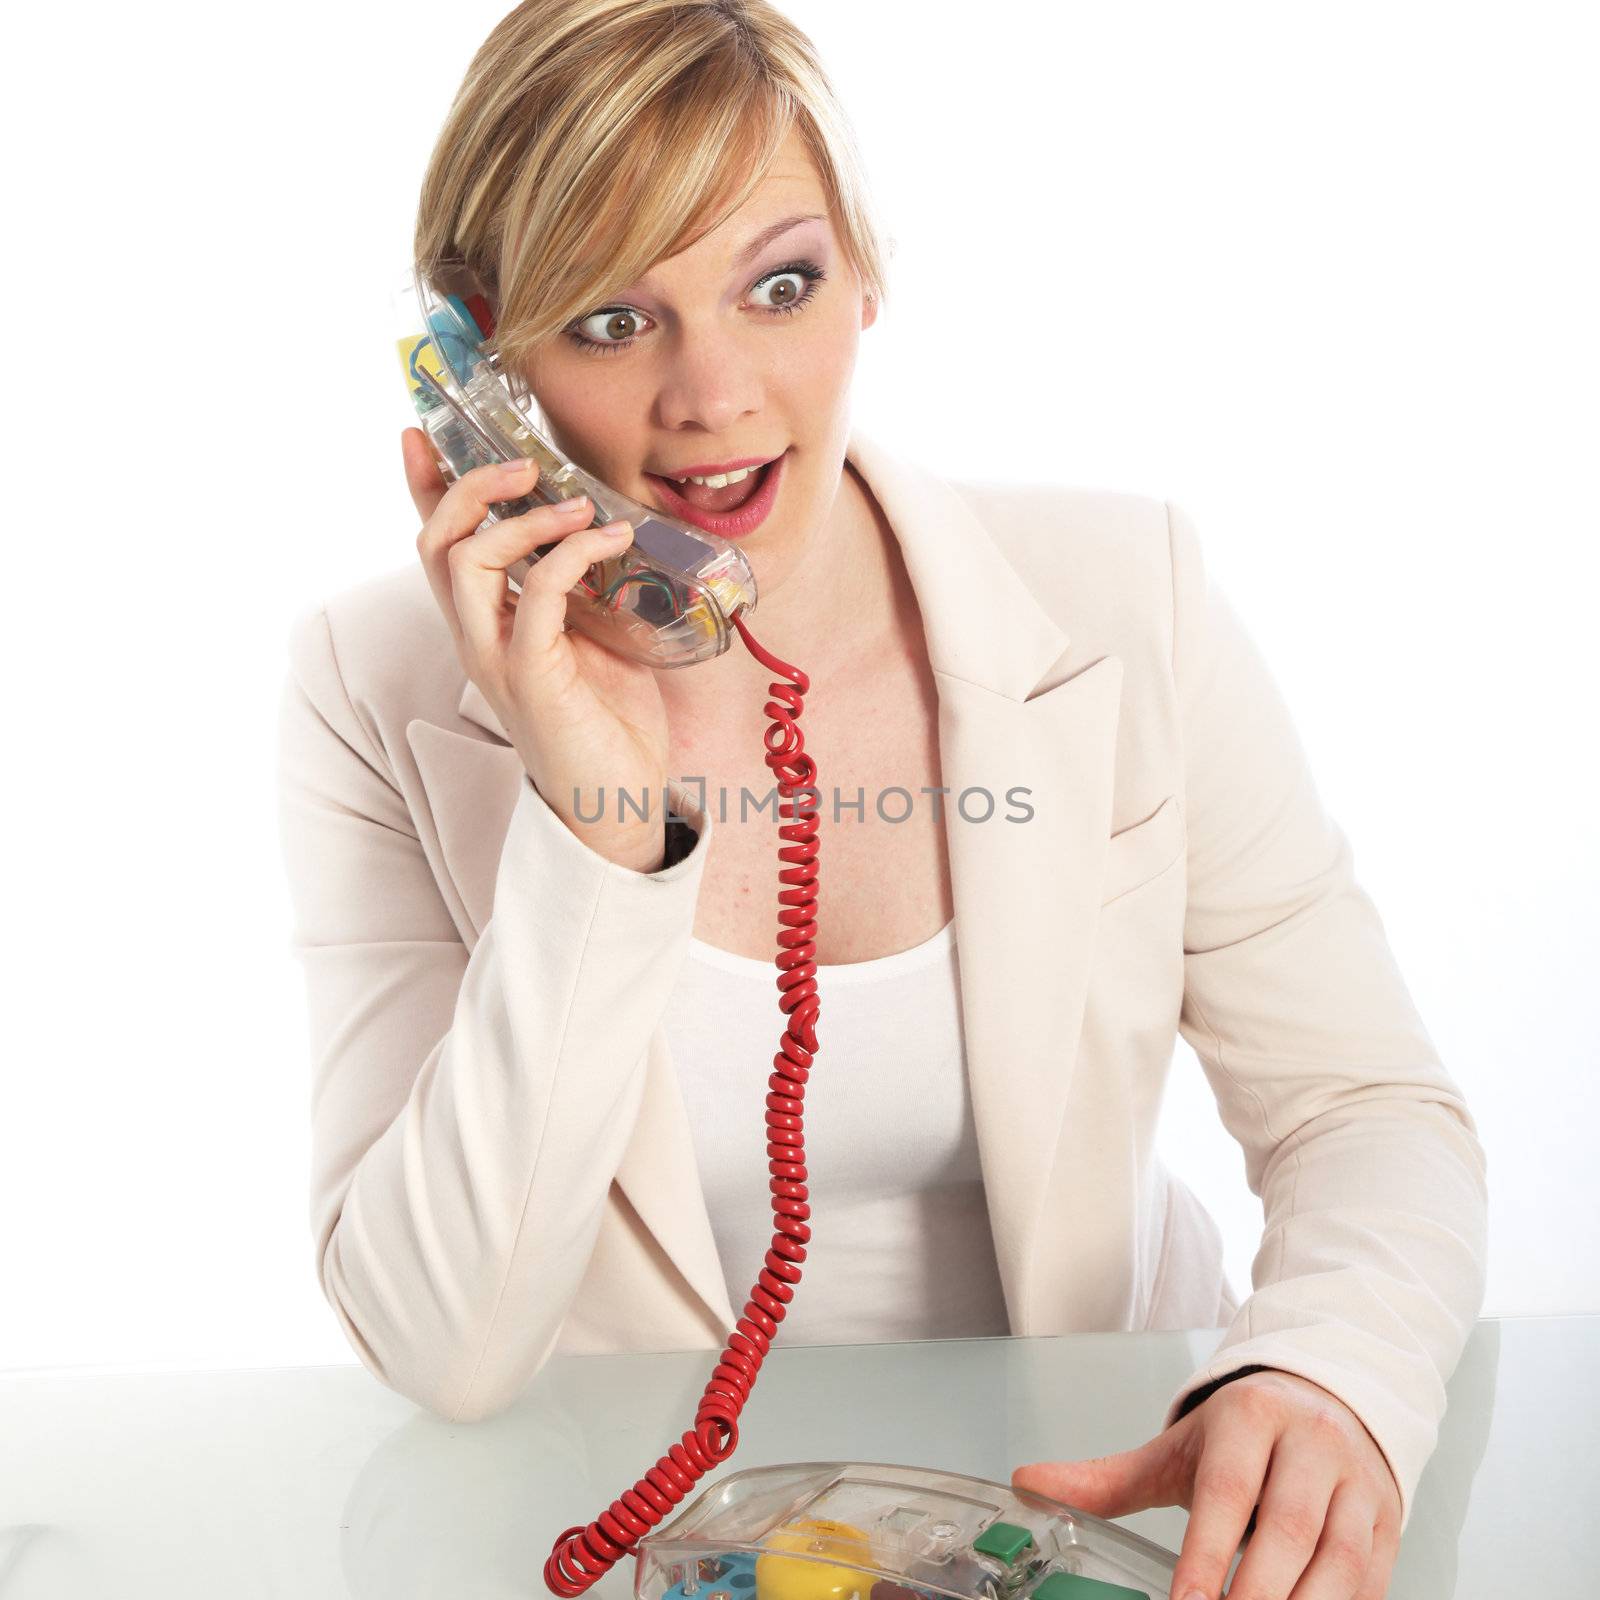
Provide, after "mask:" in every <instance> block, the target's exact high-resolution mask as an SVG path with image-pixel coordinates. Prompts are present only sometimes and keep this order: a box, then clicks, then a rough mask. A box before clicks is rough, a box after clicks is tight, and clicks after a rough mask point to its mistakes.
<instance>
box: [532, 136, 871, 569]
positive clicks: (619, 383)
mask: <svg viewBox="0 0 1600 1600" xmlns="http://www.w3.org/2000/svg"><path fill="white" fill-rule="evenodd" d="M797 219H798V220H797ZM875 315H876V306H875V304H874V302H872V301H868V300H866V299H865V298H864V296H863V293H862V287H861V282H860V279H859V278H858V276H857V275H856V274H855V272H854V271H853V270H852V268H851V266H850V263H849V260H848V258H847V256H846V255H845V253H844V251H843V249H842V248H841V246H840V244H839V242H838V239H837V237H836V236H835V232H834V229H833V226H832V224H831V222H830V220H829V217H828V206H827V200H826V197H825V195H824V191H823V187H822V183H821V180H820V179H819V177H818V175H817V171H816V168H815V166H814V165H813V163H812V161H811V158H810V155H809V153H808V152H807V151H806V149H805V147H804V145H803V144H802V143H801V141H800V140H799V138H798V136H797V135H794V134H791V135H790V137H789V140H788V141H787V142H786V144H785V145H784V146H783V147H782V149H781V150H780V153H779V155H778V158H777V159H776V160H775V162H774V163H773V166H772V168H771V170H770V171H769V172H768V173H767V175H766V177H765V178H764V179H763V181H762V182H761V184H760V185H759V187H757V189H756V190H755V191H754V193H753V194H752V195H751V196H750V198H749V200H748V201H747V202H746V203H745V204H744V205H743V206H742V207H741V208H740V209H739V210H738V211H737V212H735V213H734V214H733V215H732V216H730V217H728V218H727V219H725V220H724V221H723V222H722V223H721V224H720V225H719V226H718V227H717V229H716V230H715V231H714V232H712V233H709V234H707V235H706V236H705V237H704V238H703V239H700V240H699V241H698V242H697V243H695V244H694V245H692V246H691V247H690V248H689V249H687V250H685V251H683V252H681V253H680V254H678V255H675V256H671V257H669V258H668V259H666V260H664V261H661V262H658V263H657V264H656V265H655V266H654V267H653V268H652V269H651V270H650V271H649V272H648V273H646V274H645V276H644V277H642V278H641V279H639V280H638V281H637V282H636V283H633V284H630V285H627V286H626V287H624V288H622V289H619V291H618V292H617V293H616V294H615V295H613V296H612V297H611V298H610V299H608V300H607V301H606V302H605V303H604V304H603V305H601V306H597V307H596V308H595V309H594V310H593V311H592V312H590V313H587V314H585V315H583V316H581V317H579V318H578V319H577V320H576V321H574V322H573V323H572V324H570V325H569V326H568V328H567V329H566V330H565V331H563V332H562V333H560V334H558V335H556V336H555V337H554V338H552V339H550V340H548V341H546V343H545V345H544V346H543V347H542V348H541V349H540V350H538V351H537V352H536V353H535V355H534V357H533V358H532V359H531V361H530V363H529V368H528V380H529V383H530V386H531V387H532V389H533V392H534V394H535V396H536V397H537V399H538V401H539V404H540V407H541V408H542V410H543V411H544V414H545V416H546V418H547V419H548V421H549V423H550V428H551V432H552V434H553V435H554V440H555V443H556V444H557V445H558V446H559V447H560V448H561V449H562V450H563V451H564V452H565V453H566V454H567V455H568V456H570V457H571V458H572V459H573V460H575V461H577V462H578V463H579V464H580V465H581V466H583V467H586V468H587V469H588V470H589V471H590V472H592V473H593V474H594V475H595V476H596V477H597V478H599V479H600V480H601V482H603V483H608V484H611V485H612V486H613V487H615V488H618V489H621V490H622V491H623V492H624V493H627V494H630V495H632V496H633V497H634V498H635V499H637V500H640V501H643V502H644V503H645V504H646V505H651V506H656V507H658V508H660V509H661V510H664V511H667V512H670V513H671V514H673V515H674V516H678V517H681V518H684V519H686V520H688V521H691V522H694V523H697V524H698V525H699V526H701V527H704V528H707V529H709V530H710V531H711V532H713V533H716V534H719V535H721V536H722V537H723V538H728V539H733V540H736V541H737V542H738V543H739V544H740V545H741V546H742V547H743V548H744V549H745V550H746V551H747V553H748V554H749V555H750V557H751V560H752V563H753V564H754V565H755V566H756V569H757V575H758V578H759V580H760V582H761V585H762V589H763V592H770V590H771V589H772V588H773V587H775V586H776V585H778V584H781V583H782V581H783V579H784V576H785V574H786V573H787V572H789V571H792V570H793V568H794V567H795V565H796V564H797V563H798V562H799V561H800V560H801V559H802V558H803V556H804V552H805V550H806V548H807V546H808V545H809V544H811V542H812V541H813V540H814V539H815V538H816V536H817V535H818V533H819V532H820V531H821V530H822V529H824V528H825V527H826V526H827V525H828V523H829V519H830V517H831V516H832V515H833V513H834V510H835V504H836V501H837V500H838V498H839V487H840V480H841V472H842V468H843V463H844V451H845V446H846V443H847V442H848V437H849V431H850V417H849V405H848V401H849V389H850V380H851V375H852V373H853V372H854V369H855V361H856V349H857V345H858V343H859V340H860V335H861V331H862V329H863V328H867V327H870V326H871V324H872V321H873V319H874V317H875ZM747 462H759V463H772V464H771V465H766V466H762V467H760V468H758V469H757V470H755V471H752V472H751V473H750V474H749V476H748V477H746V478H745V479H744V480H743V481H741V482H738V483H729V484H725V485H723V486H721V487H718V486H716V485H714V484H708V485H704V486H702V485H696V484H693V483H690V482H678V481H676V480H678V479H682V478H684V477H685V475H686V474H688V473H691V472H692V473H695V474H697V475H700V476H707V475H716V474H717V473H719V472H726V471H727V470H728V469H729V468H733V469H737V468H738V467H740V466H742V465H743V464H745V463H747Z"/></svg>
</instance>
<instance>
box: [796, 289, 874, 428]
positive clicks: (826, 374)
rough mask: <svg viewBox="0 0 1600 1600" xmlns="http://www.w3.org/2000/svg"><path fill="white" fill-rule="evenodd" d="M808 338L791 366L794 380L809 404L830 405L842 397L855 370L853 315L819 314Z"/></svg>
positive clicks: (856, 337)
mask: <svg viewBox="0 0 1600 1600" xmlns="http://www.w3.org/2000/svg"><path fill="white" fill-rule="evenodd" d="M808 332H809V333H810V337H808V338H807V339H805V340H804V348H803V351H800V352H797V354H798V355H799V360H798V361H797V362H796V363H795V365H794V366H793V368H792V369H791V370H792V372H793V375H794V381H795V384H796V386H797V388H799V389H800V390H801V391H802V392H803V393H804V394H805V396H806V398H807V400H808V401H809V402H810V403H812V404H813V405H817V406H820V407H823V408H830V402H831V403H834V404H836V403H838V402H839V401H840V400H842V399H843V394H844V390H845V389H846V388H847V387H848V385H849V382H850V377H851V374H852V373H853V372H854V371H855V365H856V351H857V349H858V347H859V345H860V343H861V327H860V323H859V321H858V320H857V318H856V316H855V315H851V316H842V315H840V314H838V313H837V312H831V313H830V315H829V316H828V317H826V318H822V317H819V318H818V319H817V323H816V326H815V329H814V330H808Z"/></svg>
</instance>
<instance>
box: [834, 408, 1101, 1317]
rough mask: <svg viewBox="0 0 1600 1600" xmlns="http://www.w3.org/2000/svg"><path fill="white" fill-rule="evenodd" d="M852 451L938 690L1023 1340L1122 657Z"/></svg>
mask: <svg viewBox="0 0 1600 1600" xmlns="http://www.w3.org/2000/svg"><path fill="white" fill-rule="evenodd" d="M850 455H851V459H852V460H854V461H855V462H856V464H857V466H858V467H859V468H860V469H861V471H862V474H863V476H864V477H865V478H866V480H867V482H868V483H869V484H870V485H871V487H872V491H873V493H874V495H875V496H876V497H877V499H878V502H879V504H880V505H882V506H883V508H884V511H885V513H886V514H887V516H888V518H889V521H890V523H891V524H892V526H893V528H894V530H895V534H896V536H897V538H898V539H899V542H900V545H901V550H902V553H903V555H904V558H905V562H906V567H907V570H908V573H909V575H910V578H911V581H912V585H913V587H914V589H915V591H916V596H917V602H918V605H919V607H920V608H921V612H922V622H923V628H924V632H925V634H926V636H927V641H928V656H929V661H930V664H931V666H932V669H933V674H934V679H935V681H936V683H937V686H938V694H939V756H940V762H941V767H942V771H941V777H940V782H941V784H942V786H943V787H944V788H945V789H947V790H948V791H949V794H948V796H947V797H946V802H945V804H946V812H945V818H946V821H945V836H946V840H947V844H948V849H949V856H950V875H951V892H952V896H953V898H954V902H955V926H956V945H957V950H958V953H959V963H960V975H961V1002H962V1026H963V1033H964V1040H965V1045H966V1053H967V1075H968V1083H969V1087H970V1091H971V1095H972V1112H973V1120H974V1122H975V1124H976V1128H977V1138H978V1150H979V1156H980V1160H981V1163H982V1168H983V1180H984V1189H985V1193H986V1196H987V1201H988V1207H989V1219H990V1225H991V1228H992V1230H993V1233H994V1241H995V1251H996V1256H997V1259H998V1262H999V1267H1000V1279H1001V1283H1002V1285H1003V1287H1004V1290H1005V1296H1006V1309H1007V1316H1008V1319H1009V1321H1010V1324H1011V1330H1012V1332H1013V1333H1027V1332H1029V1331H1030V1329H1031V1327H1032V1324H1033V1318H1032V1294H1033V1289H1034V1286H1035V1280H1036V1276H1037V1275H1036V1273H1035V1271H1034V1261H1035V1257H1036V1253H1037V1250H1038V1248H1039V1246H1040V1242H1041V1229H1042V1225H1043V1223H1044V1217H1043V1214H1042V1211H1043V1204H1044V1195H1045V1189H1046V1183H1047V1180H1048V1178H1049V1175H1050V1170H1051V1166H1052V1164H1053V1161H1054V1156H1055V1150H1056V1145H1057V1142H1058V1138H1059V1134H1060V1128H1061V1119H1062V1116H1063V1113H1064V1110H1065V1107H1066V1102H1067V1095H1068V1091H1069V1089H1070V1087H1071V1082H1072V1071H1073V1065H1074V1061H1075V1058H1076V1053H1077V1040H1078V1035H1079V1030H1080V1027H1081V1025H1082V1020H1083V1010H1084V1001H1085V997H1086V995H1087V991H1088V983H1089V973H1090V968H1091V963H1092V959H1093V954H1094V943H1095V935H1096V930H1097V927H1098V921H1099V908H1100V890H1101V884H1102V880H1103V878H1104V875H1105V868H1106V857H1107V840H1108V838H1109V836H1110V832H1111V806H1112V777H1113V770H1114V765H1115V744H1116V733H1117V722H1118V713H1119V708H1120V705H1121V691H1122V662H1121V660H1120V658H1118V657H1116V656H1110V655H1107V656H1101V657H1099V658H1098V659H1097V660H1095V661H1093V662H1091V663H1088V664H1086V665H1081V666H1078V665H1075V664H1073V663H1072V662H1071V660H1070V643H1071V641H1070V637H1069V635H1068V634H1067V632H1066V631H1065V630H1064V629H1063V628H1062V627H1061V626H1060V625H1059V624H1057V623H1056V622H1055V621H1053V620H1052V619H1051V618H1050V617H1049V616H1048V615H1047V614H1046V612H1045V611H1044V610H1043V609H1042V607H1041V606H1040V605H1039V603H1038V601H1037V600H1035V599H1034V597H1033V595H1032V593H1031V592H1030V591H1029V589H1028V587H1027V586H1026V584H1024V583H1023V581H1022V579H1021V577H1020V576H1019V575H1018V573H1017V571H1016V569H1015V568H1014V567H1012V566H1011V564H1010V563H1009V562H1008V561H1007V560H1006V558H1005V556H1004V555H1003V554H1002V552H1001V551H1000V549H999V547H998V546H997V545H996V543H995V541H994V539H993V538H992V537H991V535H990V534H989V533H988V531H987V529H986V528H985V527H984V526H983V524H982V522H981V521H980V520H979V519H978V517H977V516H975V515H974V514H973V512H972V511H971V509H970V508H969V507H968V505H967V503H966V501H965V500H963V499H962V498H961V496H960V495H959V494H957V492H956V491H955V490H954V489H952V488H951V487H949V485H947V484H946V483H944V482H943V481H942V480H940V479H939V478H937V477H936V476H934V475H933V474H931V473H928V472H926V471H924V470H922V469H921V468H919V467H916V466H914V465H912V464H910V463H908V462H906V461H905V460H904V459H903V458H900V457H897V456H895V455H893V454H891V453H890V452H888V451H885V450H883V449H881V448H880V447H879V446H878V445H876V444H875V443H873V442H872V441H870V440H869V439H867V438H865V437H864V436H863V435H862V434H861V433H860V431H859V430H858V431H857V433H856V435H855V438H854V439H853V441H852V449H851V452H850ZM1069 673H1070V675H1069ZM966 791H970V794H969V797H968V802H967V805H966V807H965V809H963V807H962V805H961V803H960V802H961V797H962V796H963V793H964V792H966ZM1016 791H1025V792H1016ZM1008 795H1011V796H1012V798H1011V799H1008ZM991 797H992V803H993V814H992V815H990V816H988V819H987V820H981V819H983V818H984V817H985V814H986V812H987V809H988V806H989V803H990V800H991ZM966 817H971V818H973V819H974V820H971V821H968V820H965V818H966ZM1008 818H1021V819H1024V820H1007V819H1008ZM825 1027H826V1023H825V1022H824V1028H825ZM820 1042H821V1044H822V1047H823V1060H824V1061H825V1060H826V1047H827V1040H826V1034H825V1033H824V1034H823V1036H822V1038H821V1040H820ZM1046 1231H1051V1230H1046Z"/></svg>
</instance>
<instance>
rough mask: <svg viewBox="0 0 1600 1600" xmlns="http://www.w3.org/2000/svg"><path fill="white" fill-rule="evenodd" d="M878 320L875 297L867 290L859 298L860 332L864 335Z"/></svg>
mask: <svg viewBox="0 0 1600 1600" xmlns="http://www.w3.org/2000/svg"><path fill="white" fill-rule="evenodd" d="M877 320H878V300H877V296H876V295H874V294H873V293H872V291H871V290H870V289H869V290H868V291H867V292H866V293H865V294H864V295H862V297H861V331H862V332H863V333H865V332H866V331H867V329H868V328H870V327H871V326H872V324H873V323H874V322H876V321H877Z"/></svg>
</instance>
